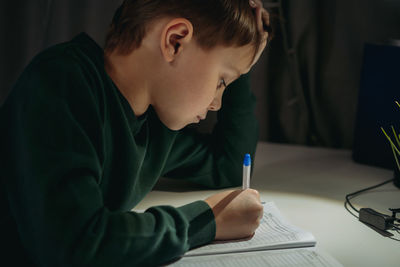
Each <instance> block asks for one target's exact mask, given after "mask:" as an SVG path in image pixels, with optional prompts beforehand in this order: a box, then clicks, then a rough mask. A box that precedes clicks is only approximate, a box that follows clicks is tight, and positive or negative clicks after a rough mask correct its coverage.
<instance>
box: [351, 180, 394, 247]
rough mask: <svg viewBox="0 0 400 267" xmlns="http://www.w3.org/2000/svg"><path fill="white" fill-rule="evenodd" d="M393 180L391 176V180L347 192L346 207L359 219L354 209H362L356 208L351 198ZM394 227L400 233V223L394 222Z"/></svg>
mask: <svg viewBox="0 0 400 267" xmlns="http://www.w3.org/2000/svg"><path fill="white" fill-rule="evenodd" d="M392 181H394V178H391V179H389V180H387V181H384V182H382V183H379V184H377V185H373V186H370V187H367V188H364V189H361V190H358V191H356V192H353V193H350V194H347V195H346V201H345V202H344V207H345V209H346V210H347V211H348V212H349V213H350V214H351V215H353V216H354V217H356V218H357V219H358V218H359V217H358V216H357V215H356V214H354V211H355V212H357V213H360V211H359V210H358V209H356V208H355V207H354V206H353V205H352V204H351V202H350V200H351V199H353V198H354V197H356V196H358V195H359V194H361V193H364V192H366V191H368V190H372V189H375V188H378V187H380V186H382V185H385V184H388V183H390V182H392ZM349 206H350V207H351V208H352V209H353V211H352V210H351V209H350V208H349ZM399 220H400V219H395V221H399ZM392 228H393V229H392V230H393V231H395V232H397V233H398V234H400V224H395V223H393V224H392ZM389 238H390V239H392V240H395V241H400V239H398V238H394V237H391V236H389Z"/></svg>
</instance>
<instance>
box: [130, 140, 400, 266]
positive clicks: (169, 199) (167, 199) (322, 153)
mask: <svg viewBox="0 0 400 267" xmlns="http://www.w3.org/2000/svg"><path fill="white" fill-rule="evenodd" d="M392 176H393V174H392V172H391V171H389V170H385V169H381V168H374V167H369V166H365V165H360V164H356V163H354V162H353V161H352V159H351V151H348V150H334V149H321V148H309V147H303V146H290V145H278V144H270V143H259V145H258V148H257V155H256V162H255V168H254V174H253V179H252V181H251V186H252V188H255V189H257V190H259V192H260V193H261V198H262V200H264V201H274V202H275V203H276V205H277V206H278V208H279V209H280V210H281V211H282V213H283V214H284V215H285V216H286V217H287V218H288V220H289V221H290V222H292V223H293V224H294V225H297V226H299V227H301V228H303V229H306V230H309V231H310V232H312V233H313V234H314V236H315V238H316V239H317V247H318V248H320V249H322V250H324V251H326V252H328V253H329V254H331V255H332V256H333V257H335V258H336V259H337V260H338V261H339V262H341V263H342V264H343V265H344V266H371V267H377V266H379V267H390V266H400V242H398V241H394V240H391V239H389V238H385V237H383V236H381V235H379V234H378V233H377V232H375V231H373V230H372V229H370V228H369V227H367V226H365V225H364V224H362V223H360V222H359V221H358V220H357V219H356V218H355V217H353V216H352V215H351V214H349V213H348V212H347V211H346V210H345V208H344V206H343V203H344V199H345V195H346V194H348V193H352V192H354V191H357V190H359V189H363V188H365V187H369V186H372V185H375V184H378V183H380V182H383V181H385V180H387V179H390V178H391V177H392ZM215 192H217V191H216V190H204V189H201V188H199V187H198V186H196V185H193V184H190V183H187V182H182V181H172V180H166V179H161V180H160V182H159V183H158V184H157V186H156V187H155V188H154V190H153V191H152V192H151V193H150V194H149V195H148V196H146V198H145V199H144V200H143V201H142V202H141V203H140V204H139V205H138V206H137V207H136V208H135V209H138V210H143V209H146V208H148V207H150V206H154V205H166V204H167V205H173V206H180V205H183V204H186V203H188V202H191V201H195V200H198V199H204V198H206V197H207V196H209V195H211V194H213V193H215ZM352 203H354V204H356V206H357V207H371V208H374V209H376V210H378V211H381V212H384V213H387V214H390V212H389V211H388V210H387V208H399V207H400V190H399V189H397V188H396V187H394V186H393V184H387V185H385V186H383V187H381V188H379V189H376V190H374V191H373V192H369V193H365V194H364V195H361V196H359V197H357V198H355V199H354V200H352ZM396 237H398V235H397V236H396Z"/></svg>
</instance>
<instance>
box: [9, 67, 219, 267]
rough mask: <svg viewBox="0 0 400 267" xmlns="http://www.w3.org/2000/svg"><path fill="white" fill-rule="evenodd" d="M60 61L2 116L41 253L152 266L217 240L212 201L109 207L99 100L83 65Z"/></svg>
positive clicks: (32, 237)
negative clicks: (138, 210) (141, 210)
mask: <svg viewBox="0 0 400 267" xmlns="http://www.w3.org/2000/svg"><path fill="white" fill-rule="evenodd" d="M57 62H58V61H56V62H53V63H51V64H44V66H36V69H38V71H37V73H33V74H32V72H33V71H31V72H30V73H31V74H29V75H28V74H25V75H24V76H23V77H22V78H21V79H20V81H19V85H18V86H17V87H16V88H15V90H14V91H15V92H13V95H12V96H11V99H10V100H9V101H7V104H6V106H5V107H4V109H6V110H11V112H4V114H5V116H4V117H3V118H2V119H4V120H5V121H6V123H7V126H8V128H7V129H8V131H7V133H5V138H4V139H5V140H7V142H6V144H5V147H6V149H5V150H3V152H2V153H4V152H5V151H6V152H7V153H9V155H8V156H7V157H5V158H7V160H6V164H7V170H8V171H7V172H6V177H5V181H6V182H5V184H6V187H7V193H8V199H9V203H10V209H11V211H12V214H13V217H14V220H15V222H16V224H17V227H18V231H19V235H20V239H21V242H22V244H23V246H24V247H25V249H26V251H27V253H28V254H29V255H30V257H31V258H32V259H33V261H34V262H35V263H36V264H37V265H38V266H139V265H140V266H153V265H160V264H161V263H164V262H166V261H169V260H172V259H174V258H176V257H178V256H180V255H182V254H184V253H185V252H186V251H187V250H188V249H190V248H192V247H195V246H198V245H201V244H204V243H207V242H210V241H211V240H213V239H214V236H215V221H214V216H213V213H212V210H211V209H210V207H209V206H208V205H207V204H206V203H205V202H204V201H197V202H193V203H190V204H188V205H185V206H182V207H179V208H174V207H170V206H156V207H152V208H150V209H148V210H146V211H145V212H144V213H136V212H125V211H112V210H110V209H108V208H107V207H106V206H105V204H104V202H103V201H104V200H103V195H102V190H101V187H100V186H101V177H102V159H101V157H99V155H101V153H100V152H99V150H101V141H100V139H101V137H99V136H101V133H102V126H101V125H102V124H101V119H102V118H101V116H100V115H99V111H98V110H99V107H98V105H99V104H98V102H97V101H95V98H96V95H95V94H93V93H91V91H90V89H88V84H87V82H86V81H87V79H85V77H84V74H83V73H84V72H80V71H77V69H79V66H77V64H74V63H71V64H62V65H59V64H58V63H57ZM60 73H61V75H57V74H60ZM26 88H28V89H29V90H25V89H26ZM65 99H67V100H65ZM79 101H83V102H81V103H79V107H80V108H78V107H76V105H77V102H79ZM81 107H84V110H82V109H81ZM78 111H79V112H78ZM4 114H3V115H4ZM93 133H98V136H97V135H96V134H93Z"/></svg>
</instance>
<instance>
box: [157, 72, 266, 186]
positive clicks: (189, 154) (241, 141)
mask: <svg viewBox="0 0 400 267" xmlns="http://www.w3.org/2000/svg"><path fill="white" fill-rule="evenodd" d="M254 109H255V97H254V95H253V94H252V92H251V91H250V79H249V74H246V75H242V76H241V77H240V78H239V79H238V80H236V81H235V82H233V83H232V84H231V85H229V86H228V88H227V89H226V91H225V92H224V95H223V98H222V108H221V109H220V110H219V111H218V115H217V118H218V121H217V124H216V126H215V127H214V129H213V132H212V133H211V134H199V133H197V132H195V131H193V130H192V129H187V128H185V129H184V130H182V131H181V132H179V133H178V134H177V136H176V139H175V143H174V145H173V148H172V150H171V155H170V157H169V160H168V163H167V164H166V168H165V172H164V176H165V177H170V178H178V179H187V180H190V181H193V182H195V183H198V184H201V185H205V186H207V187H211V188H223V187H230V186H239V185H240V184H241V183H242V166H243V158H244V155H245V154H246V153H249V154H250V155H251V158H252V161H253V162H254V158H255V150H256V145H257V140H258V123H257V120H256V117H255V114H254ZM253 165H254V164H252V167H253Z"/></svg>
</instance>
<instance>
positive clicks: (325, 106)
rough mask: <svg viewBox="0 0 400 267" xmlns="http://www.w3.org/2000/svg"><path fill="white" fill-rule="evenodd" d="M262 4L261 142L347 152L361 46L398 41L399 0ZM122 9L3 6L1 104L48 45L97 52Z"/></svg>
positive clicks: (257, 89)
mask: <svg viewBox="0 0 400 267" xmlns="http://www.w3.org/2000/svg"><path fill="white" fill-rule="evenodd" d="M264 2H265V4H266V5H269V4H272V5H274V4H275V3H278V4H280V8H279V5H278V6H272V7H270V8H269V10H270V12H271V13H272V14H275V16H274V17H275V19H274V25H275V28H276V36H275V38H274V39H273V41H272V42H271V44H270V45H269V47H268V49H267V50H266V52H264V54H263V56H262V57H261V59H260V61H259V62H258V63H257V65H256V66H255V67H254V68H253V70H252V88H253V91H254V93H255V94H256V96H257V99H258V105H257V116H258V119H259V122H260V139H261V140H264V141H272V142H282V143H294V144H305V145H312V146H326V147H336V148H351V147H352V145H353V139H354V138H353V132H354V123H355V117H356V109H357V99H358V91H359V84H360V74H361V67H362V62H363V49H364V44H365V43H367V42H368V43H385V42H387V41H388V40H389V39H400V0H336V1H334V0H291V1H290V0H282V1H272V0H271V1H264ZM120 3H121V0H108V1H98V0H79V1H78V0H30V1H28V0H14V1H10V0H9V1H5V0H2V1H1V3H0V27H1V42H0V53H1V54H0V57H1V64H0V84H1V90H0V104H2V103H3V102H4V100H5V98H6V96H7V95H8V94H9V92H10V90H11V88H12V85H13V84H14V82H15V81H16V79H17V77H18V76H19V74H20V73H21V71H22V70H23V68H24V67H25V66H26V64H28V63H29V61H30V60H31V59H32V57H33V56H34V55H35V54H37V53H38V52H40V51H41V50H43V49H45V48H47V47H48V46H50V45H53V44H56V43H59V42H64V41H68V40H70V39H71V38H73V37H74V36H75V35H76V34H78V33H80V32H82V31H85V32H87V33H88V34H89V35H90V36H91V37H92V38H94V39H95V40H96V41H97V42H98V43H99V44H100V45H101V46H102V45H103V42H104V37H105V33H106V31H107V27H108V24H109V22H110V21H111V18H112V16H113V13H114V11H115V9H116V8H117V7H118V6H119V4H120ZM399 90H400V89H399ZM389 104H392V103H389ZM212 119H213V118H212V117H211V118H210V121H211V122H210V121H209V122H208V124H210V123H212ZM206 124H207V123H206Z"/></svg>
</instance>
